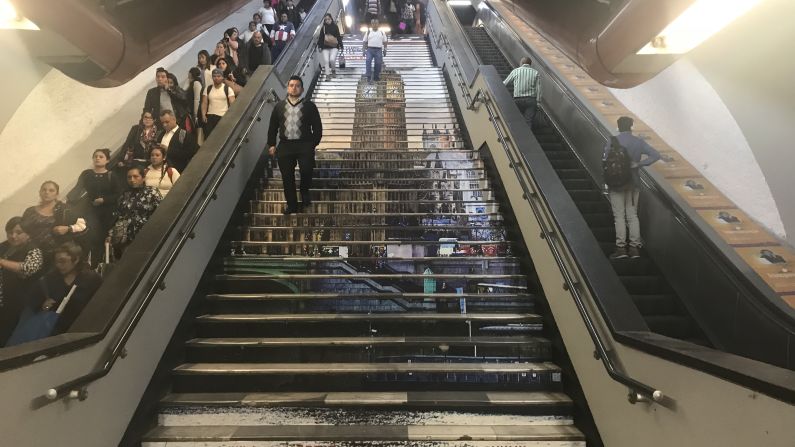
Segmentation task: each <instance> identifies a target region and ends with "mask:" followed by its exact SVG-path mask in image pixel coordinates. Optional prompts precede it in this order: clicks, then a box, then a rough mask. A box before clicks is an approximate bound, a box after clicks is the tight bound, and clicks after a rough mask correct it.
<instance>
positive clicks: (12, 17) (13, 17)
mask: <svg viewBox="0 0 795 447" xmlns="http://www.w3.org/2000/svg"><path fill="white" fill-rule="evenodd" d="M0 29H27V30H37V29H39V27H38V26H36V25H35V24H34V23H33V22H31V21H30V20H28V19H26V18H24V17H22V16H20V15H19V14H17V10H16V9H14V5H12V4H11V2H10V1H8V0H0Z"/></svg>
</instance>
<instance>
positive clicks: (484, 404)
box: [160, 391, 572, 408]
mask: <svg viewBox="0 0 795 447" xmlns="http://www.w3.org/2000/svg"><path fill="white" fill-rule="evenodd" d="M160 405H161V407H179V406H202V407H213V406H224V407H230V406H242V407H246V408H252V407H354V408H355V407H378V408H389V407H397V408H456V407H466V408H473V407H475V408H497V407H508V408H516V407H519V408H522V407H530V406H533V407H538V406H543V407H559V406H565V407H568V406H571V405H572V401H571V398H570V397H569V396H567V395H566V394H564V393H557V392H520V391H485V392H482V391H413V392H405V391H403V392H401V391H392V392H378V391H370V392H328V393H323V392H320V393H301V392H292V393H291V392H288V393H185V394H179V393H176V394H169V395H167V396H166V397H164V398H163V399H162V400H161V401H160Z"/></svg>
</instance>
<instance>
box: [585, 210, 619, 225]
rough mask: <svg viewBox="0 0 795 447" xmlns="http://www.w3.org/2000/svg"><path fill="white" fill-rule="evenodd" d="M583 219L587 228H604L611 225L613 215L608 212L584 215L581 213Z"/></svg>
mask: <svg viewBox="0 0 795 447" xmlns="http://www.w3.org/2000/svg"><path fill="white" fill-rule="evenodd" d="M582 217H583V218H585V222H586V223H587V224H588V226H589V227H606V226H609V225H613V214H612V213H610V212H606V213H605V212H603V213H594V214H586V213H583V215H582Z"/></svg>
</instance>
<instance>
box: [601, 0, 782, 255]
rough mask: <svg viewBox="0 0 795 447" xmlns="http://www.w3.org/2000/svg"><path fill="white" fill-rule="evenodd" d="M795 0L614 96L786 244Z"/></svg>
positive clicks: (773, 2) (765, 10)
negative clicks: (650, 78) (649, 79)
mask: <svg viewBox="0 0 795 447" xmlns="http://www.w3.org/2000/svg"><path fill="white" fill-rule="evenodd" d="M793 17H795V1H792V0H765V1H763V2H761V3H760V4H759V5H758V6H756V7H755V8H754V9H753V10H751V11H750V12H749V13H748V14H746V15H745V16H743V17H741V18H740V19H738V20H736V21H735V22H734V23H732V24H731V25H729V26H728V27H727V28H725V29H724V30H722V31H721V32H719V33H718V34H716V35H715V36H713V37H712V38H710V39H709V40H707V41H706V42H704V43H703V44H702V45H701V46H699V47H698V48H696V49H695V50H693V51H692V52H690V53H689V54H688V55H687V56H686V57H684V58H682V59H681V60H680V61H679V62H677V63H675V64H674V65H673V66H671V67H669V68H668V69H667V70H665V71H664V72H662V73H661V74H660V75H658V76H657V77H655V78H654V79H652V80H651V81H648V82H646V83H644V84H643V85H641V86H638V87H636V88H633V89H628V90H623V91H622V90H613V93H614V94H615V95H616V97H617V98H619V100H621V101H622V102H624V104H626V105H627V106H628V107H629V108H630V109H632V110H633V111H634V112H636V113H637V114H638V115H639V116H640V117H641V118H642V119H644V120H645V121H647V122H648V123H649V124H650V125H651V126H652V127H653V128H654V129H655V130H656V131H657V132H658V133H659V134H660V136H662V137H663V138H664V139H665V140H666V141H667V142H668V143H669V144H670V145H671V146H673V147H674V148H675V149H676V150H678V151H679V152H680V153H681V154H682V155H683V156H684V157H685V158H686V159H687V160H688V161H689V162H690V163H692V164H693V165H694V166H695V167H696V168H698V169H699V170H700V171H701V172H702V173H703V174H704V176H705V177H707V178H708V179H709V180H710V181H711V182H713V183H715V184H716V185H717V186H718V187H719V188H720V189H721V190H722V191H723V192H724V193H725V194H726V195H727V196H728V197H729V198H730V199H732V200H733V201H734V202H735V203H736V204H737V205H738V206H739V207H740V208H742V209H743V210H745V211H746V212H747V213H748V214H749V215H750V216H752V217H753V218H754V219H756V220H757V221H758V222H759V223H761V224H762V225H763V226H765V227H767V228H768V229H770V230H771V231H773V232H774V233H775V234H777V235H778V236H780V237H782V238H786V239H787V242H788V243H789V244H790V245H793V242H792V239H790V238H787V237H788V236H791V235H795V201H794V200H793V199H792V196H793V190H794V189H793V186H795V178H794V177H793V169H792V167H793V166H795V151H793V150H792V145H793V142H795V125H793V123H795V84H793V80H795V58H793V57H792V54H793V50H795V27H793V26H792V18H793Z"/></svg>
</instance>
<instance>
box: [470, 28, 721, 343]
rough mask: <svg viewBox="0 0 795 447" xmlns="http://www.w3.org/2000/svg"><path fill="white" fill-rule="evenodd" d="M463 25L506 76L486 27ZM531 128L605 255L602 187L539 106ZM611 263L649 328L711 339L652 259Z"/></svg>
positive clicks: (607, 240) (608, 235) (609, 225)
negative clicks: (689, 312)
mask: <svg viewBox="0 0 795 447" xmlns="http://www.w3.org/2000/svg"><path fill="white" fill-rule="evenodd" d="M463 28H464V30H465V33H466V35H467V38H468V39H469V41H470V43H471V44H472V47H473V49H474V50H475V52H476V53H477V55H478V57H479V58H480V59H481V61H482V62H483V64H489V65H494V66H495V68H496V69H497V72H498V73H499V74H500V76H501V77H502V78H505V77H507V75H508V73H510V70H511V65H510V63H509V62H508V60H507V59H506V57H505V56H504V55H503V54H502V52H501V51H500V49H499V48H498V47H497V45H496V44H495V43H494V41H493V40H492V38H491V37H490V36H489V34H488V33H487V31H486V30H485V29H484V28H482V27H467V26H464V27H463ZM532 130H533V134H534V136H535V138H536V140H538V143H539V144H540V145H541V147H542V149H543V150H544V153H545V155H546V156H547V159H549V161H550V163H551V164H552V166H553V168H554V169H555V172H556V173H557V174H558V177H559V178H560V180H561V181H562V183H563V186H564V187H565V188H566V191H568V193H569V195H570V196H571V198H572V200H573V201H574V203H575V204H576V206H577V208H578V209H579V211H580V212H581V213H582V215H583V217H584V218H585V221H586V223H587V224H588V227H589V228H590V230H591V231H592V232H593V235H594V237H595V238H596V239H597V240H598V241H599V243H600V245H601V246H602V248H603V249H604V252H605V255H609V254H610V253H611V252H612V251H613V250H614V248H615V230H614V227H613V215H612V212H611V209H610V203H609V202H608V200H607V197H606V195H605V194H603V190H602V188H600V187H599V185H597V184H596V183H595V182H594V180H593V179H592V177H591V176H590V174H589V173H588V171H587V170H586V169H585V167H584V166H583V164H582V163H581V161H580V160H579V159H578V158H577V156H576V154H575V153H574V151H573V150H572V149H571V148H570V147H569V146H568V145H567V143H566V142H565V140H564V139H563V138H562V137H561V135H560V134H559V132H558V131H557V130H556V129H555V128H554V127H553V125H552V124H551V121H550V120H549V118H548V117H547V116H546V115H545V114H544V113H543V110H541V111H539V113H538V114H537V116H536V120H535V122H534V123H533V126H532ZM610 262H611V264H612V266H613V269H614V270H615V272H616V274H617V275H618V276H619V278H620V279H621V282H622V283H623V285H624V287H625V288H626V289H627V292H629V294H630V295H631V297H632V300H633V301H634V303H635V306H636V307H637V308H638V311H639V312H640V313H641V315H642V316H643V318H644V320H646V323H647V324H648V326H649V328H650V330H651V331H653V332H656V333H658V334H661V335H665V336H668V337H672V338H677V339H680V340H686V341H690V342H693V343H697V344H700V345H704V346H708V345H709V344H710V343H709V341H708V340H707V338H706V337H705V335H704V334H703V332H702V331H701V329H700V328H699V327H698V325H697V324H696V322H695V321H694V320H693V318H692V317H691V316H690V315H689V314H688V311H687V310H686V308H685V306H684V304H683V303H682V301H681V299H680V298H679V297H678V296H677V294H676V292H675V291H674V290H673V289H672V287H671V286H670V284H669V283H668V281H667V280H666V279H665V277H664V276H663V275H662V274H661V273H660V271H659V269H658V268H657V266H656V265H655V263H654V260H653V259H651V258H649V257H647V256H644V257H641V258H639V259H630V258H627V259H611V260H610Z"/></svg>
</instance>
